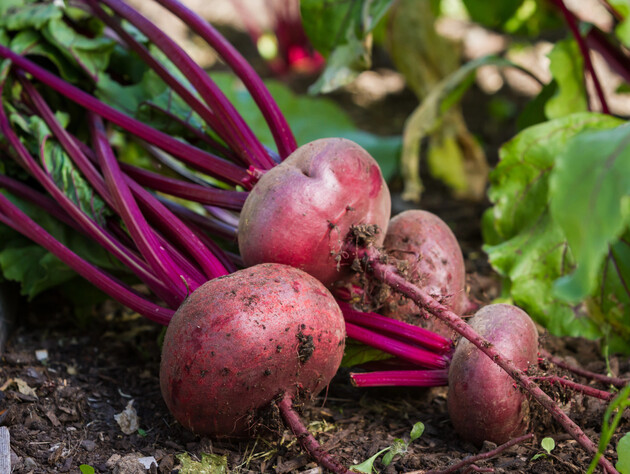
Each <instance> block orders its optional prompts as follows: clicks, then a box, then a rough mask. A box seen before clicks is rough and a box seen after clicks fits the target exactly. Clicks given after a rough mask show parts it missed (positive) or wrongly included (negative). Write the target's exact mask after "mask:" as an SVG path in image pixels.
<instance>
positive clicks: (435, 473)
mask: <svg viewBox="0 0 630 474" xmlns="http://www.w3.org/2000/svg"><path fill="white" fill-rule="evenodd" d="M533 437H534V434H533V433H527V434H525V435H523V436H519V437H518V438H513V439H511V440H509V441H507V442H505V443H503V444H502V445H500V446H497V447H496V448H494V449H492V450H490V451H486V452H484V453H479V454H476V455H474V456H469V457H467V458H464V459H462V460H461V461H460V462H458V463H456V464H453V465H452V466H450V467H448V468H446V469H444V470H441V471H414V472H415V473H416V474H420V472H423V473H424V474H449V473H451V472H457V471H459V470H460V469H461V468H463V467H466V466H470V465H471V464H473V463H475V462H477V461H482V460H484V459H490V458H493V457H494V456H496V455H498V454H501V453H502V452H503V451H505V450H506V449H508V448H511V447H512V446H514V445H516V444H520V443H522V442H523V441H527V440H528V439H532V438H533ZM414 472H410V473H408V474H414Z"/></svg>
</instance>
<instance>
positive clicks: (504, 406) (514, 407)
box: [448, 304, 538, 446]
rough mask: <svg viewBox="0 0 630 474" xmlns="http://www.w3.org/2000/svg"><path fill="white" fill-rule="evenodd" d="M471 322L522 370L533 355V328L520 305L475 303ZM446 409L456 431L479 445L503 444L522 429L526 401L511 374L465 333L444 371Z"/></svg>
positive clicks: (535, 335)
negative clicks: (465, 335) (470, 340)
mask: <svg viewBox="0 0 630 474" xmlns="http://www.w3.org/2000/svg"><path fill="white" fill-rule="evenodd" d="M469 324H470V325H471V327H472V328H473V329H474V330H475V331H477V333H478V334H479V335H480V336H482V337H484V338H485V339H486V340H488V342H490V343H492V344H494V346H495V347H496V350H497V351H498V352H500V353H501V354H503V355H504V356H505V357H506V358H508V359H512V361H513V362H514V364H515V365H516V367H518V368H519V369H521V370H523V371H527V369H528V367H529V366H530V365H533V364H536V362H537V357H538V331H537V330H536V326H535V325H534V323H533V322H532V320H531V318H530V317H529V315H528V314H527V313H525V311H523V310H521V309H519V308H517V307H516V306H512V305H508V304H493V305H489V306H485V307H484V308H482V309H480V310H479V311H478V312H477V313H476V314H475V315H474V316H473V317H472V318H471V319H470V321H469ZM448 386H449V389H448V412H449V415H450V418H451V421H452V423H453V426H454V427H455V431H456V432H457V433H458V434H459V435H460V436H461V437H462V438H464V439H466V440H467V441H470V442H472V443H474V444H476V445H477V446H480V445H481V444H482V443H483V441H484V440H488V441H492V442H494V443H497V444H502V443H504V442H506V441H508V440H510V439H511V438H514V437H516V436H519V435H521V434H523V433H524V432H525V430H526V429H527V424H528V422H529V405H528V402H527V398H526V396H525V394H524V393H523V392H522V391H521V390H520V389H519V388H518V386H517V385H516V383H515V382H514V380H513V379H512V378H511V377H510V376H509V375H508V374H507V372H505V371H504V370H503V369H501V368H500V367H499V366H498V365H497V364H495V363H494V361H493V360H492V359H490V358H489V357H488V356H487V355H485V354H484V353H482V352H481V351H480V350H479V349H478V348H476V347H475V346H474V345H473V344H472V343H471V342H469V341H468V340H467V339H463V338H462V339H460V341H459V343H458V345H457V348H456V349H455V353H454V355H453V360H452V361H451V366H450V369H449V375H448Z"/></svg>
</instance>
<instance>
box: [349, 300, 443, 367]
mask: <svg viewBox="0 0 630 474" xmlns="http://www.w3.org/2000/svg"><path fill="white" fill-rule="evenodd" d="M337 303H338V304H339V307H340V308H341V311H342V313H343V317H344V318H345V320H346V321H347V322H349V323H352V324H356V325H357V326H362V327H366V328H370V329H376V330H379V331H384V332H387V333H388V334H390V335H392V336H396V337H399V338H401V339H406V340H407V341H410V342H414V343H416V344H420V345H421V346H423V347H426V348H427V349H429V350H432V351H435V352H437V353H439V354H446V353H448V352H450V351H451V349H452V348H453V341H451V340H450V339H447V338H445V337H444V336H441V335H439V334H436V333H434V332H433V331H429V330H428V329H425V328H421V327H419V326H414V325H413V324H409V323H405V322H403V321H398V320H396V319H392V318H388V317H386V316H381V315H380V314H376V313H365V312H362V311H357V310H356V309H354V308H353V307H352V305H350V304H349V303H346V302H343V301H339V300H338V301H337Z"/></svg>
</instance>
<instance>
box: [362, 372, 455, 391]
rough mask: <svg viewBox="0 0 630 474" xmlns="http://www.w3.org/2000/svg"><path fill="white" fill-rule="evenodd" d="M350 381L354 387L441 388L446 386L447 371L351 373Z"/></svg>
mask: <svg viewBox="0 0 630 474" xmlns="http://www.w3.org/2000/svg"><path fill="white" fill-rule="evenodd" d="M350 380H351V382H352V385H354V386H355V387H443V386H445V385H448V369H437V370H384V371H379V372H364V373H352V374H350Z"/></svg>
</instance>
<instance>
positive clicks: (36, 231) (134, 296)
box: [0, 194, 174, 325]
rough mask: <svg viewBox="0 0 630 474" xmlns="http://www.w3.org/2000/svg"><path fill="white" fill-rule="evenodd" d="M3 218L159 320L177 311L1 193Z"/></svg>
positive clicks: (94, 281)
mask: <svg viewBox="0 0 630 474" xmlns="http://www.w3.org/2000/svg"><path fill="white" fill-rule="evenodd" d="M0 222H2V223H3V224H6V225H8V226H9V227H11V228H13V229H15V230H16V231H18V232H20V233H21V234H24V235H25V236H26V237H28V238H29V239H31V240H32V241H33V242H35V243H36V244H38V245H40V246H42V247H43V248H45V249H46V250H48V251H49V252H50V253H52V254H53V255H55V256H56V257H57V258H59V259H60V260H61V261H62V262H64V263H65V264H66V265H68V266H69V267H70V268H71V269H73V270H74V271H75V272H77V273H78V274H79V275H81V276H82V277H83V278H85V279H86V280H87V281H89V282H90V283H92V284H93V285H94V286H95V287H97V288H99V289H100V290H102V291H103V292H105V293H107V294H108V295H109V296H111V297H112V298H114V299H116V300H117V301H119V302H120V303H122V304H124V305H125V306H127V307H129V308H131V309H132V310H134V311H136V312H138V313H139V314H141V315H143V316H144V317H146V318H147V319H149V320H151V321H154V322H156V323H158V324H163V325H167V324H168V322H169V321H170V320H171V318H172V317H173V314H174V311H173V310H171V309H166V308H163V307H161V306H158V305H156V304H154V303H152V302H150V301H149V300H147V299H146V298H145V297H144V296H142V295H140V294H138V293H137V292H135V291H134V290H132V289H131V288H129V287H128V286H127V285H125V284H124V283H122V282H120V281H118V280H117V279H115V278H114V277H112V276H111V275H109V274H108V273H107V272H104V271H103V270H101V269H99V268H97V267H95V266H94V265H92V264H90V263H88V262H86V261H85V260H83V259H82V258H81V257H79V256H78V255H77V254H75V253H74V252H72V251H71V250H70V249H68V248H67V247H66V246H64V245H63V244H61V243H60V242H59V241H58V240H56V239H55V238H54V237H53V236H52V235H50V234H49V233H48V232H46V231H45V230H44V229H43V228H42V227H40V226H39V225H37V224H36V223H35V222H34V221H33V220H32V219H31V218H30V217H28V216H27V215H26V214H24V213H23V212H22V211H20V210H19V209H18V208H17V207H16V206H15V205H14V204H13V203H11V201H9V200H8V199H7V198H6V197H5V196H3V195H2V194H0Z"/></svg>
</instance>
